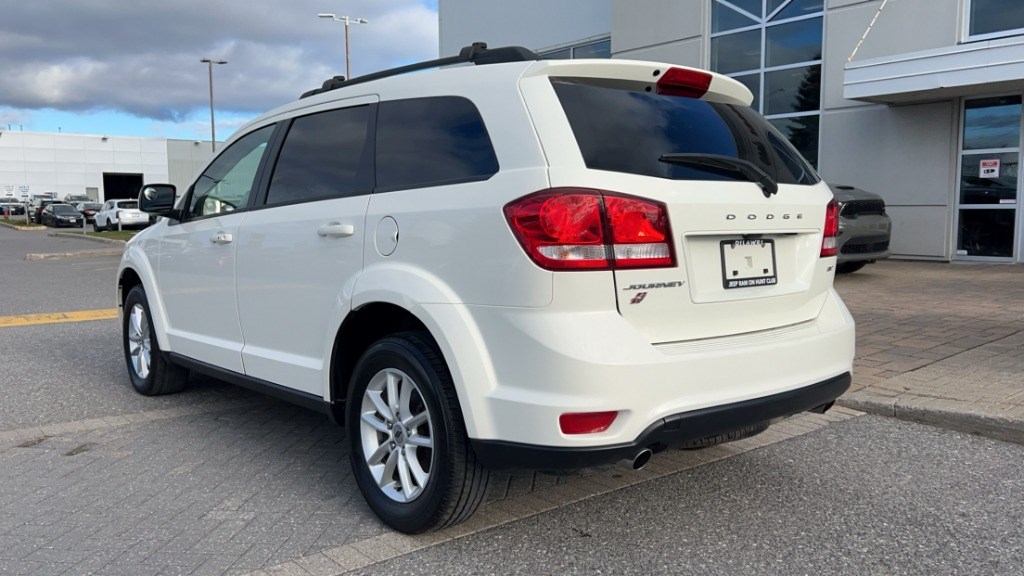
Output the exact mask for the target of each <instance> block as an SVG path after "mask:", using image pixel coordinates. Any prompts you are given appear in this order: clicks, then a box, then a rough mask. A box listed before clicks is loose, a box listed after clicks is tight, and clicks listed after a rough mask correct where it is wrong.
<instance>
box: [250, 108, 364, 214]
mask: <svg viewBox="0 0 1024 576" xmlns="http://www.w3.org/2000/svg"><path fill="white" fill-rule="evenodd" d="M369 111H370V107H369V106H357V107H354V108H345V109H342V110H331V111H330V112H321V113H320V114H312V115H309V116H302V117H301V118H296V119H295V122H294V123H292V126H291V128H290V129H289V130H288V136H287V137H286V138H285V141H284V145H283V146H282V148H281V155H280V156H279V157H278V159H277V165H276V166H275V168H274V176H273V178H272V179H271V181H270V190H269V192H268V193H267V204H281V203H285V202H295V201H299V200H309V199H312V198H340V197H344V196H353V195H356V194H359V193H368V192H369V191H370V189H371V188H373V171H372V168H371V166H370V158H369V156H368V147H367V146H366V141H367V138H366V132H367V126H368V124H369V116H370V114H369Z"/></svg>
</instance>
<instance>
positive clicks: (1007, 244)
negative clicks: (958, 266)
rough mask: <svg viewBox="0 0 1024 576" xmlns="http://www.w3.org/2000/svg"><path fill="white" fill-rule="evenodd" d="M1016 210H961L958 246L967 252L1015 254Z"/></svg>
mask: <svg viewBox="0 0 1024 576" xmlns="http://www.w3.org/2000/svg"><path fill="white" fill-rule="evenodd" d="M1016 214H1017V211H1016V210H961V211H960V229H959V231H958V234H957V244H956V247H957V250H963V251H965V252H967V255H968V256H991V257H996V258H1011V257H1013V221H1014V219H1015V218H1014V217H1015V216H1016Z"/></svg>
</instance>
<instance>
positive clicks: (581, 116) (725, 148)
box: [552, 78, 818, 184]
mask: <svg viewBox="0 0 1024 576" xmlns="http://www.w3.org/2000/svg"><path fill="white" fill-rule="evenodd" d="M552 86H554V88H555V93H556V94H557V95H558V100H559V102H560V103H561V104H562V109H563V110H564V111H565V115H566V118H567V119H568V120H569V125H570V126H571V127H572V132H573V135H574V136H575V138H576V143H577V144H578V145H579V148H580V153H581V154H582V156H583V160H584V162H585V163H586V165H587V167H588V168H591V169H594V170H607V171H611V172H624V173H627V174H640V175H644V176H653V177H656V178H667V179H673V180H732V179H736V176H733V175H731V174H719V173H714V172H708V171H706V170H701V169H699V168H695V167H692V166H687V165H677V164H670V163H666V162H661V161H660V158H661V156H662V155H663V154H671V153H690V154H720V155H724V156H731V157H733V158H740V159H742V160H747V161H749V162H752V163H754V164H755V165H756V166H758V167H759V168H761V169H762V170H764V171H765V172H767V173H768V174H769V175H771V176H772V177H774V178H775V179H776V180H777V181H778V182H780V183H782V184H813V183H815V182H817V181H818V178H817V176H816V175H815V174H814V171H813V170H812V169H811V168H810V166H808V165H806V163H804V162H802V161H800V160H799V158H798V157H797V155H796V152H795V151H793V150H792V147H790V146H789V145H788V144H787V143H786V142H785V141H783V140H782V139H781V138H780V137H779V136H777V135H776V133H775V131H773V130H772V129H771V128H770V127H769V126H768V124H767V122H765V120H764V118H763V117H761V116H760V115H759V114H758V113H757V112H755V111H754V110H752V109H751V108H750V107H748V106H742V105H731V104H720V103H717V102H708V101H706V100H700V99H697V98H687V97H681V96H664V95H659V94H652V93H648V92H641V91H639V90H636V91H634V90H628V89H620V88H608V87H604V86H594V85H591V84H588V83H587V80H585V79H575V78H557V79H554V78H553V79H552ZM794 160H795V161H794Z"/></svg>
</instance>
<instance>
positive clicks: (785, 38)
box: [765, 18, 822, 67]
mask: <svg viewBox="0 0 1024 576" xmlns="http://www.w3.org/2000/svg"><path fill="white" fill-rule="evenodd" d="M821 31H822V19H821V18H811V19H809V20H797V21H796V22H790V23H788V24H779V25H778V26H769V27H768V28H766V29H765V62H766V65H767V66H768V67H773V66H785V65H786V64H796V63H798V62H810V61H812V60H821Z"/></svg>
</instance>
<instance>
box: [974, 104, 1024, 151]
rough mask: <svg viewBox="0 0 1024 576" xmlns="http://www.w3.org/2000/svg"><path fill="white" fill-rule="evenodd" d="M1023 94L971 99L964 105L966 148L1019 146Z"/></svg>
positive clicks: (985, 148)
mask: <svg viewBox="0 0 1024 576" xmlns="http://www.w3.org/2000/svg"><path fill="white" fill-rule="evenodd" d="M1020 114H1021V99H1020V96H1006V97H1003V98H983V99H980V100H968V101H967V103H966V105H965V106H964V150H987V149H992V148H1016V147H1018V146H1020Z"/></svg>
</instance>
